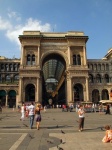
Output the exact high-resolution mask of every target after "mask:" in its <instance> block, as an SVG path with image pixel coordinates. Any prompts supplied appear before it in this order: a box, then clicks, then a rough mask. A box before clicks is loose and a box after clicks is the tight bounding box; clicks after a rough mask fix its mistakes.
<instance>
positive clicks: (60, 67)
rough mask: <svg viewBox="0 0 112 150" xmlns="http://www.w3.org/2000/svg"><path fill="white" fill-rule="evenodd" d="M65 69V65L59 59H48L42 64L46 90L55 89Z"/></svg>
mask: <svg viewBox="0 0 112 150" xmlns="http://www.w3.org/2000/svg"><path fill="white" fill-rule="evenodd" d="M64 70H65V65H64V63H63V62H62V61H60V60H59V59H55V58H52V59H48V60H47V61H45V62H44V64H43V74H44V80H45V83H46V90H47V91H48V92H52V91H54V90H55V88H56V86H57V85H58V82H59V81H60V79H61V76H62V74H63V72H64Z"/></svg>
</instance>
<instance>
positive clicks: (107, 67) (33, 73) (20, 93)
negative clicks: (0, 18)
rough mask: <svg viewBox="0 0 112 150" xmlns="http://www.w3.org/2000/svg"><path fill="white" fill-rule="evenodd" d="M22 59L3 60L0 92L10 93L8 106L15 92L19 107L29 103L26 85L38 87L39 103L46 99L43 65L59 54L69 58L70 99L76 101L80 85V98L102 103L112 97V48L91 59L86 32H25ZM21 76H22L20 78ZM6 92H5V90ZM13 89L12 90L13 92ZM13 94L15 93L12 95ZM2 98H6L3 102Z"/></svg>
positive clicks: (36, 98)
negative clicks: (49, 58) (88, 57)
mask: <svg viewBox="0 0 112 150" xmlns="http://www.w3.org/2000/svg"><path fill="white" fill-rule="evenodd" d="M19 40H20V43H21V59H7V58H5V57H1V58H2V59H0V92H1V95H3V93H6V95H5V98H4V96H1V98H2V99H3V100H4V101H5V105H8V103H9V98H8V97H9V95H8V92H9V91H11V92H12V93H14V92H13V91H15V93H16V97H15V98H16V102H15V105H16V107H17V106H18V105H20V104H21V103H22V102H26V101H27V100H26V87H27V86H28V85H31V86H32V87H34V89H35V96H34V97H35V100H34V101H35V102H42V67H43V62H44V61H45V59H46V57H47V56H49V55H52V54H55V55H59V56H60V57H62V58H63V59H64V61H65V64H66V68H65V77H66V102H67V103H73V102H76V99H75V98H76V97H75V94H76V93H75V92H76V90H77V87H78V88H80V89H81V90H82V92H80V93H79V94H80V101H82V100H83V101H93V102H95V103H97V102H99V101H100V100H101V99H111V98H112V97H111V90H112V89H111V87H112V67H111V66H112V59H111V58H112V57H111V49H110V50H109V52H108V53H107V54H106V55H105V57H104V58H103V59H99V60H97V59H94V60H93V59H87V54H86V42H87V40H88V36H85V35H84V33H83V32H67V33H50V32H48V33H44V32H38V31H25V32H24V33H23V35H20V36H19ZM18 77H19V78H18ZM4 91H5V92H4ZM11 92H10V93H11ZM10 97H11V96H10ZM3 100H2V101H3Z"/></svg>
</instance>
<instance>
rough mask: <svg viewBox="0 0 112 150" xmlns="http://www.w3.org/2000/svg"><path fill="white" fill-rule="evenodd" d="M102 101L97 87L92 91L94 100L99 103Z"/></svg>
mask: <svg viewBox="0 0 112 150" xmlns="http://www.w3.org/2000/svg"><path fill="white" fill-rule="evenodd" d="M99 101H100V95H99V91H98V90H97V89H95V90H93V91H92V102H93V103H98V102H99Z"/></svg>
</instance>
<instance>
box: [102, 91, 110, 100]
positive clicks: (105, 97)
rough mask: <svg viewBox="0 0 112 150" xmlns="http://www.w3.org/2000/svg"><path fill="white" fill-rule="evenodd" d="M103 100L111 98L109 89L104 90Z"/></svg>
mask: <svg viewBox="0 0 112 150" xmlns="http://www.w3.org/2000/svg"><path fill="white" fill-rule="evenodd" d="M102 100H109V94H108V91H107V89H103V90H102Z"/></svg>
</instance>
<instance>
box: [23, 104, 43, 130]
mask: <svg viewBox="0 0 112 150" xmlns="http://www.w3.org/2000/svg"><path fill="white" fill-rule="evenodd" d="M25 109H26V111H28V115H29V119H30V128H31V129H32V127H33V124H34V119H35V121H36V127H37V129H38V130H39V127H40V122H41V113H40V111H41V110H42V108H41V104H39V103H38V104H36V107H35V106H34V104H33V102H32V103H31V104H30V106H28V107H27V108H25V107H24V103H23V104H22V107H21V113H22V116H21V119H20V120H24V114H25Z"/></svg>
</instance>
